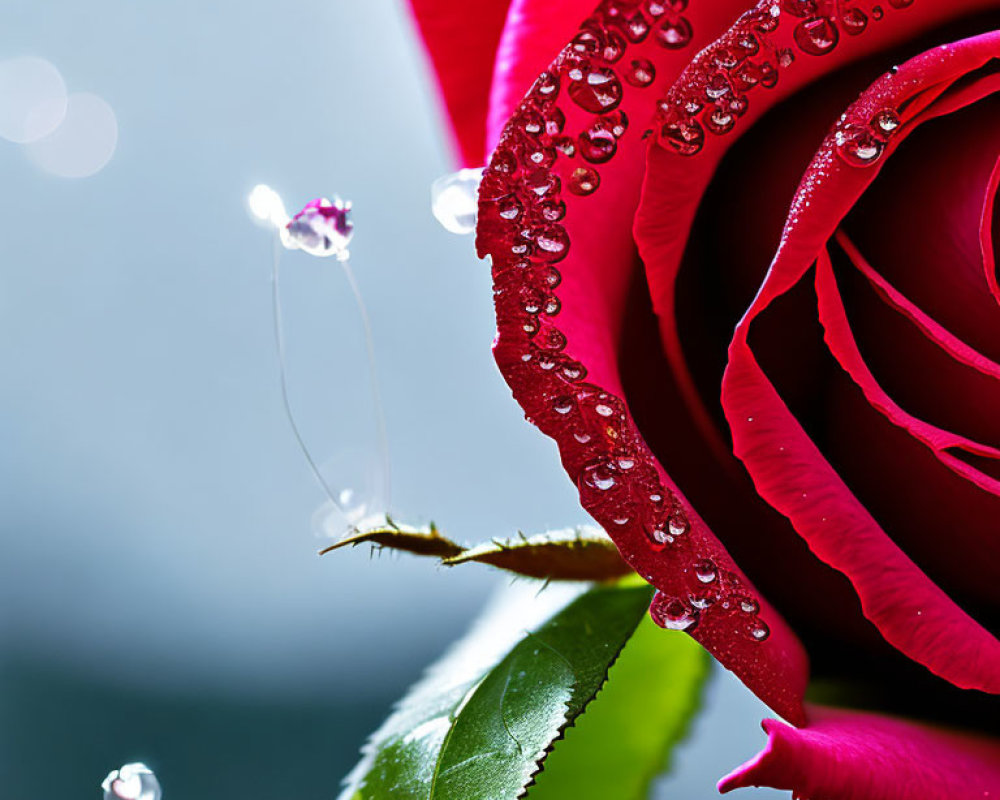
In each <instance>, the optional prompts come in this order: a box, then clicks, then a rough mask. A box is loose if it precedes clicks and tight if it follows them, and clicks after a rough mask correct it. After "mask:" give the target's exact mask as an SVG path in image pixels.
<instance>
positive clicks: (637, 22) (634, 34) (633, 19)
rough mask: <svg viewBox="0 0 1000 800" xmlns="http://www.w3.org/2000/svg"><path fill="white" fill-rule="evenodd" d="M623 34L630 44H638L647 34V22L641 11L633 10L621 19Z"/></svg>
mask: <svg viewBox="0 0 1000 800" xmlns="http://www.w3.org/2000/svg"><path fill="white" fill-rule="evenodd" d="M622 28H623V29H624V30H625V36H626V38H628V40H629V41H630V42H632V44H638V43H639V42H641V41H642V40H643V39H645V38H646V37H647V36H648V35H649V23H648V22H646V18H645V17H644V16H643V15H642V12H641V11H638V10H636V11H634V12H633V13H632V14H630V15H629V16H627V17H626V18H625V19H624V20H622Z"/></svg>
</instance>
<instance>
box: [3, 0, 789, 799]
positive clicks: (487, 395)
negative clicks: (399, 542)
mask: <svg viewBox="0 0 1000 800" xmlns="http://www.w3.org/2000/svg"><path fill="white" fill-rule="evenodd" d="M0 10H2V13H0V22H2V25H0V60H3V59H10V58H13V57H18V56H38V57H41V58H45V59H48V60H49V61H51V62H52V64H54V65H55V66H56V67H57V68H58V70H59V71H60V72H61V74H62V76H63V78H64V79H65V82H66V84H67V87H68V89H69V91H70V92H89V93H93V94H96V95H98V96H100V97H101V98H103V100H104V101H106V103H107V105H108V106H109V107H110V108H111V109H112V110H113V112H114V115H115V117H116V118H117V126H118V139H117V147H116V149H115V151H114V154H113V157H112V158H111V159H110V161H109V162H108V163H107V165H106V166H105V167H104V168H103V169H102V170H100V171H99V172H97V173H96V174H94V175H91V176H90V177H84V178H78V179H67V178H63V177H58V176H56V175H53V174H52V173H51V172H50V171H46V168H45V164H46V163H47V162H46V160H45V153H44V152H43V151H40V150H39V149H38V147H39V146H34V145H29V146H27V147H24V146H21V145H18V144H14V143H10V142H6V141H2V140H0V173H2V175H3V185H4V191H3V192H2V194H0V230H2V244H0V252H2V262H0V360H2V362H0V363H2V365H3V376H4V381H3V392H2V393H0V786H2V787H3V789H2V792H0V793H2V795H3V797H5V798H11V800H20V799H21V798H24V799H25V800H27V799H28V798H36V797H39V796H44V797H46V798H47V799H48V800H61V799H62V798H66V800H69V798H87V797H94V798H96V797H99V789H98V783H99V781H100V780H101V778H102V777H103V776H104V774H105V773H106V772H107V771H108V770H109V769H111V768H112V767H116V766H118V765H119V764H121V763H122V762H125V761H129V760H137V759H142V760H145V761H146V762H147V763H149V764H150V765H151V766H153V767H154V769H156V770H157V772H158V774H159V776H160V779H161V782H162V783H163V785H164V788H165V792H166V794H165V797H166V800H202V799H203V798H204V799H205V800H207V799H208V798H213V800H217V799H218V798H241V800H258V799H259V800H265V799H273V800H277V798H288V797H295V798H306V799H307V800H308V799H310V798H330V797H334V796H335V795H336V790H337V784H338V783H339V780H340V778H341V777H342V776H343V775H344V774H345V773H346V771H347V770H348V769H349V768H350V766H351V765H352V764H353V762H354V760H355V756H356V752H357V748H358V746H359V745H360V744H361V742H362V741H363V739H364V737H365V735H366V734H367V733H368V732H370V731H371V730H372V729H373V728H374V727H375V725H376V724H377V723H378V722H379V721H380V719H381V717H382V716H383V715H384V713H385V712H386V711H387V709H388V707H389V705H390V703H391V702H392V701H393V700H394V699H395V698H397V697H398V696H399V695H400V694H401V693H402V692H403V691H404V690H405V687H406V686H407V685H408V684H409V683H410V682H411V681H413V680H414V679H415V678H416V677H417V676H418V675H419V673H420V671H421V669H422V668H423V667H424V666H425V665H426V664H427V663H429V662H430V661H431V660H432V659H433V658H434V657H435V656H436V655H437V654H439V653H440V652H441V651H442V650H443V648H444V647H445V646H446V645H447V643H448V642H449V641H451V640H452V639H453V638H455V637H456V636H458V635H459V634H460V632H461V631H462V630H463V628H464V627H465V626H466V625H467V624H468V622H469V621H470V620H471V618H472V617H473V616H474V614H475V613H476V611H477V609H478V608H479V607H480V606H481V605H482V603H483V602H484V600H485V598H486V596H487V594H488V593H489V592H490V591H491V589H492V588H493V587H495V586H496V585H498V582H499V581H501V580H503V578H501V577H500V576H498V575H497V574H495V573H492V572H489V571H487V570H485V569H480V568H476V567H470V568H468V569H456V570H452V571H446V570H441V569H436V568H435V567H434V566H433V565H432V564H431V563H427V562H421V561H418V560H416V559H407V558H394V557H387V556H383V557H381V558H380V559H376V560H370V559H369V554H368V551H367V549H358V550H355V551H352V552H339V553H337V554H335V555H329V556H325V557H323V558H319V557H317V555H316V552H317V550H318V549H319V547H320V546H321V545H322V542H321V541H320V540H319V539H317V538H316V537H315V536H314V534H313V533H311V531H310V517H311V515H312V514H313V512H314V511H315V510H316V508H317V507H318V506H319V505H320V503H321V502H322V500H323V495H322V494H321V492H320V490H319V489H318V488H317V486H316V485H315V483H314V481H313V480H312V478H311V476H310V473H309V471H308V468H307V466H306V464H305V463H304V461H303V459H302V457H301V455H300V454H299V452H298V451H297V449H296V446H295V444H294V440H293V438H292V435H291V432H290V430H289V428H288V425H287V422H286V420H285V419H284V417H283V413H282V409H281V403H280V394H279V385H278V380H277V370H276V362H275V353H274V345H273V341H272V334H271V310H270V275H269V270H270V247H271V238H270V236H269V234H268V233H267V232H265V231H263V230H261V229H259V228H257V227H255V226H254V225H253V224H252V223H251V221H250V219H249V217H248V215H247V209H246V205H245V198H246V195H247V193H248V192H249V190H250V189H251V187H252V186H253V185H254V184H256V183H258V182H264V183H268V184H270V185H272V186H273V187H275V189H277V190H278V191H279V192H280V193H281V194H282V195H283V197H284V198H285V200H286V203H287V204H288V205H289V210H290V211H294V210H295V209H297V208H298V207H300V206H301V205H302V204H303V203H305V202H306V201H307V200H309V199H311V198H312V197H314V196H316V195H320V194H333V193H335V192H336V193H339V194H341V195H342V196H344V197H347V198H350V199H351V200H352V201H353V202H354V208H355V222H356V226H357V233H356V237H355V240H354V243H353V246H352V263H353V265H354V268H355V270H356V272H357V275H358V281H359V283H360V285H361V288H362V291H363V292H364V294H365V297H366V299H367V302H368V305H369V308H370V311H371V316H372V320H373V323H374V327H375V340H376V342H375V343H376V347H377V350H378V356H379V375H380V379H381V382H382V387H383V392H384V395H385V400H386V417H387V423H388V430H389V437H390V441H391V447H392V455H393V469H394V475H393V484H394V493H393V503H392V507H393V510H394V511H395V512H396V514H397V516H398V517H399V518H401V519H404V520H407V521H426V520H429V519H433V520H435V521H436V522H437V523H438V524H439V525H440V526H441V527H442V529H443V530H444V531H445V532H446V533H448V534H450V535H452V536H453V537H455V538H458V539H461V540H469V541H475V540H480V539H483V538H487V537H490V536H496V535H509V534H511V533H513V532H514V531H516V530H518V529H521V530H524V531H528V532H532V531H537V530H541V529H544V528H545V527H548V526H560V527H562V526H566V525H570V524H576V523H580V522H585V521H586V518H585V515H584V513H583V512H582V510H581V509H580V508H579V506H578V504H577V501H576V497H575V492H574V490H573V487H572V486H571V484H570V482H569V481H568V480H567V479H566V477H565V475H564V474H563V472H562V470H561V468H560V466H559V463H558V460H557V457H556V452H555V450H554V447H553V446H552V445H551V443H550V442H549V441H548V440H547V439H546V438H545V437H543V436H542V435H541V434H538V433H537V432H536V431H534V430H533V429H532V428H530V427H529V426H528V425H527V424H526V423H525V422H524V420H523V418H522V416H521V413H520V411H519V409H518V408H517V406H516V405H515V404H514V402H513V401H512V400H511V398H510V395H509V392H508V390H507V388H506V386H505V385H504V383H503V381H502V380H501V378H500V376H499V375H498V373H497V371H496V369H495V367H494V364H493V361H492V359H491V357H490V353H489V346H490V341H491V338H492V334H493V314H492V304H491V296H490V280H489V275H488V270H487V268H486V266H485V265H484V264H482V263H479V262H478V261H477V260H476V258H475V256H474V253H473V242H472V239H471V237H457V236H453V235H451V234H448V233H446V232H445V231H444V230H443V229H442V228H441V227H440V226H439V225H438V224H437V222H436V221H435V220H434V218H433V216H432V215H431V213H430V204H429V186H430V184H431V182H432V181H433V180H434V179H435V178H436V177H438V176H440V175H441V174H443V173H446V172H448V171H449V170H450V169H451V166H450V159H449V155H448V153H447V152H446V136H445V132H444V128H443V125H442V118H441V116H440V114H439V112H438V109H437V105H436V100H435V96H434V94H433V91H432V89H431V84H430V82H429V76H428V70H427V68H426V65H425V63H424V60H423V57H422V53H421V51H420V49H419V47H418V44H417V41H416V39H415V36H414V34H413V30H412V29H411V25H410V21H409V18H408V16H407V15H406V14H405V13H404V9H403V6H402V3H401V2H399V0H368V2H365V3H353V2H346V0H303V2H298V3H294V4H292V3H283V2H275V0H271V1H270V2H262V1H261V0H245V1H244V2H240V3H236V2H220V3H214V4H206V3H204V2H193V0H174V1H173V2H170V3H159V4H153V3H146V2H141V3H137V2H126V0H118V1H117V2H116V1H115V0H90V2H87V3H80V2H77V0H72V1H70V0H66V1H65V2H56V1H55V0H32V2H27V0H0ZM0 104H2V99H0ZM57 133H58V131H57ZM53 135H55V134H53ZM42 147H43V150H44V143H43V145H42ZM283 270H284V272H283V282H284V286H285V295H286V296H285V314H286V319H287V328H288V333H287V335H288V348H289V370H290V377H289V380H290V388H291V392H292V400H293V403H294V404H295V406H296V408H297V409H298V412H299V415H300V417H301V422H302V426H303V429H304V432H305V433H306V435H307V437H308V438H309V439H310V442H311V443H312V444H313V445H314V449H315V450H316V452H317V455H318V456H319V457H320V458H322V459H327V458H331V457H332V458H333V459H334V461H335V463H334V470H335V471H337V470H342V471H343V472H344V473H345V474H347V475H349V476H350V475H351V471H350V470H349V469H345V468H344V465H345V464H348V465H349V464H350V463H352V462H351V461H350V460H348V457H347V456H345V455H344V454H345V453H347V454H348V455H349V456H350V458H357V457H359V456H358V454H360V459H361V461H362V462H363V461H364V460H365V459H366V458H368V457H370V455H371V454H372V450H373V444H372V437H371V436H370V435H369V430H370V428H371V417H370V413H371V412H370V407H369V401H368V393H367V372H366V369H367V367H366V364H365V360H364V357H363V347H362V342H361V338H360V326H359V322H358V316H357V312H356V310H355V308H354V305H353V301H352V299H351V297H350V294H349V291H348V287H347V285H346V283H345V281H344V279H343V276H342V275H341V274H340V272H339V270H338V269H337V267H336V265H335V264H334V263H332V261H319V260H315V259H309V258H308V257H306V256H303V255H301V254H291V255H289V256H287V257H286V258H285V260H284V262H283ZM350 454H353V455H350ZM338 459H340V466H338V465H337V463H338V462H337V460H338ZM362 484H363V481H362ZM358 488H359V489H360V490H361V491H363V490H364V488H365V487H364V486H363V485H361V486H359V487H358ZM708 706H709V710H708V712H707V713H706V714H705V715H704V716H703V717H702V718H701V719H700V720H699V721H698V723H697V724H696V726H695V729H694V733H693V736H692V738H691V739H690V740H689V741H688V742H687V743H686V744H685V745H684V747H683V749H682V752H681V754H680V755H679V757H678V763H679V768H678V770H677V772H675V774H674V775H673V776H671V777H670V778H668V779H665V780H664V781H663V783H662V784H661V786H660V792H659V793H660V796H662V797H664V798H666V797H677V798H684V799H685V800H695V799H697V798H702V797H712V796H715V790H714V782H715V780H716V779H717V778H718V777H720V776H721V774H723V772H725V771H726V770H728V769H729V768H731V767H733V766H735V765H736V764H738V763H739V762H740V761H741V760H742V759H744V758H746V757H748V756H750V755H751V754H752V753H753V752H754V750H755V748H756V747H758V746H759V745H760V744H761V743H762V741H763V736H762V734H761V733H760V730H759V728H758V722H759V720H760V718H761V717H762V716H763V715H764V714H765V713H766V712H765V710H764V709H762V707H761V706H760V704H759V703H757V702H756V701H755V700H754V699H753V698H752V697H750V696H749V695H748V694H747V693H746V692H745V691H744V690H743V689H742V687H740V686H739V685H738V684H736V683H735V682H733V681H732V680H731V679H730V678H728V676H723V675H722V674H721V671H720V672H718V673H717V674H716V677H715V679H714V680H713V683H712V684H711V686H710V688H709V692H708ZM748 794H749V793H748ZM759 796H761V797H767V796H774V797H779V796H783V795H780V794H779V793H769V792H760V793H759Z"/></svg>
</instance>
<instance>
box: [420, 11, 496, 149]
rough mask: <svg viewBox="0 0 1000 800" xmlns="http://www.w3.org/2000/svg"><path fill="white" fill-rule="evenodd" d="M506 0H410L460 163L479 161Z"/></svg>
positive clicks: (483, 145) (483, 147)
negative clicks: (445, 110) (435, 77)
mask: <svg viewBox="0 0 1000 800" xmlns="http://www.w3.org/2000/svg"><path fill="white" fill-rule="evenodd" d="M509 3H510V0H477V2H474V3H472V2H470V3H462V2H454V0H410V7H411V10H412V12H413V16H414V18H415V19H416V22H417V26H418V28H419V29H420V34H421V36H422V37H423V41H424V47H425V48H426V50H427V52H428V54H429V55H430V58H431V62H432V63H433V65H434V71H435V73H436V76H437V82H438V87H439V89H440V91H441V95H442V99H443V101H444V104H445V107H446V108H447V110H448V116H449V118H450V119H451V128H452V135H453V137H454V140H455V146H456V149H457V151H458V156H459V160H460V161H461V163H462V165H463V166H469V167H478V166H481V165H482V163H483V159H484V153H485V152H486V149H485V141H486V111H487V102H488V98H489V91H490V82H491V80H492V77H493V62H494V55H495V53H496V49H497V45H498V43H499V42H500V34H501V31H502V29H503V24H504V20H505V18H506V16H507V6H508V4H509Z"/></svg>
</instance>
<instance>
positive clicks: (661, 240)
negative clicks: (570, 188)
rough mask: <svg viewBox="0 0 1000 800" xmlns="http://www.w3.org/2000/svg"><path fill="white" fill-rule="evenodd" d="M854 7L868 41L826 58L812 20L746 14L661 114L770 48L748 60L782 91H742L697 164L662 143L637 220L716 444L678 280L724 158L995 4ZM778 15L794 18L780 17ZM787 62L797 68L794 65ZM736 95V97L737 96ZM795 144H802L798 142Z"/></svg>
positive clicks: (697, 405)
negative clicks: (686, 339)
mask: <svg viewBox="0 0 1000 800" xmlns="http://www.w3.org/2000/svg"><path fill="white" fill-rule="evenodd" d="M851 5H852V7H853V8H855V9H856V10H858V11H861V12H863V13H865V14H866V15H867V16H866V18H867V20H868V23H867V26H866V27H865V28H864V31H863V33H861V34H859V35H853V36H852V35H844V34H843V33H838V35H837V39H838V44H837V45H836V46H835V47H834V48H833V49H832V50H830V51H829V52H827V53H826V54H824V55H821V56H817V55H810V54H808V53H805V52H803V50H802V48H801V47H800V45H799V44H798V43H797V39H796V33H795V32H796V31H799V30H800V29H801V27H802V26H803V25H806V24H810V23H811V22H812V21H810V20H803V19H801V18H799V17H795V16H793V15H792V14H791V13H789V12H788V11H787V8H788V6H787V5H779V4H778V3H774V2H771V1H770V0H764V1H762V2H760V3H758V4H757V6H756V7H755V8H754V10H753V11H751V12H748V13H747V14H745V15H744V16H743V18H741V20H740V21H738V22H737V23H736V24H735V25H734V26H733V27H732V28H731V29H730V30H729V31H728V32H727V33H726V34H725V35H724V36H721V37H720V38H719V39H718V40H717V41H716V42H714V43H713V44H712V46H711V47H709V48H706V49H705V50H703V51H702V52H701V53H699V54H698V56H697V57H696V58H695V59H694V61H693V62H692V64H691V65H690V66H689V67H688V68H687V69H686V70H685V73H684V75H683V77H682V78H681V80H679V81H678V82H677V83H676V84H675V85H674V86H673V87H672V88H671V90H670V92H669V93H668V96H667V106H668V108H669V109H672V110H671V111H668V112H666V113H661V115H660V117H659V118H658V120H657V121H656V127H657V128H658V129H659V128H660V126H661V125H662V124H664V123H666V122H669V121H670V120H671V119H675V118H676V117H677V115H678V114H681V112H682V111H683V109H684V108H685V107H686V104H687V103H688V102H689V101H690V100H692V99H694V100H697V101H699V102H701V103H702V104H703V105H704V104H705V97H706V96H705V91H706V88H705V87H706V81H707V80H708V79H709V78H710V77H712V78H715V77H717V76H718V75H719V74H720V70H719V69H718V68H717V67H716V64H717V63H718V59H719V57H720V53H724V52H725V51H727V50H730V49H732V48H733V46H734V43H738V42H739V41H740V40H741V38H743V37H744V36H745V35H746V34H747V33H748V32H749V33H752V34H754V35H755V36H758V38H766V39H767V41H768V47H767V48H763V47H762V48H761V50H760V51H759V54H758V55H757V56H755V57H752V58H750V59H749V61H750V62H753V63H756V64H757V65H758V67H759V66H760V65H766V66H767V67H768V68H769V69H770V70H771V75H772V76H773V77H774V79H775V80H776V84H771V85H772V86H773V87H774V88H771V89H767V88H765V85H766V84H765V82H762V81H760V80H758V81H757V82H756V83H755V84H754V85H752V86H749V87H747V88H746V89H745V90H744V91H742V92H740V94H742V96H743V98H744V99H745V100H746V102H747V105H746V111H745V113H744V115H743V116H742V117H738V118H737V119H736V121H735V123H734V125H733V127H732V130H731V132H730V133H729V134H721V135H713V134H711V133H707V132H706V133H704V144H703V145H702V146H701V148H700V150H699V151H698V153H697V156H696V157H693V158H692V157H688V156H685V155H682V154H680V153H678V152H677V151H676V150H675V149H674V148H672V147H671V145H670V142H669V138H668V137H661V140H660V142H659V143H658V145H657V146H652V147H650V149H649V154H648V157H647V170H646V175H645V180H644V183H643V188H642V200H641V203H640V205H639V210H638V213H637V214H636V218H635V235H636V241H637V243H638V245H639V251H640V255H641V257H642V259H643V261H644V263H645V267H646V273H647V276H648V280H649V284H650V289H651V294H652V297H653V307H654V309H655V311H656V313H657V315H658V317H659V319H660V332H661V337H662V340H663V344H664V350H665V352H666V355H667V358H668V360H669V363H670V366H671V369H672V371H673V375H674V379H675V380H676V381H677V383H678V385H679V386H680V388H681V389H682V391H683V392H684V396H685V399H686V400H687V402H688V404H689V405H690V407H691V409H692V414H694V416H695V418H696V419H697V420H698V421H699V424H700V425H701V427H702V429H703V433H704V435H705V436H706V437H710V438H711V437H713V433H712V431H713V425H712V424H711V416H712V415H711V411H710V410H709V409H708V408H707V407H706V404H705V401H704V396H703V395H702V394H701V392H700V391H699V388H698V386H697V384H696V381H695V380H694V378H693V377H692V374H691V367H690V365H689V364H688V363H687V361H686V359H685V354H684V351H683V346H682V343H681V339H680V336H679V333H678V328H677V319H676V313H677V309H676V302H677V298H676V280H677V275H678V270H679V268H680V264H681V260H682V257H683V254H684V251H685V248H686V247H687V244H688V240H689V232H690V231H691V227H692V222H693V220H694V216H695V213H696V211H697V210H698V208H699V205H700V202H701V199H702V197H703V196H704V193H705V191H706V188H707V186H708V184H709V182H710V181H711V179H712V177H713V176H714V175H715V174H716V172H717V169H718V166H719V162H720V160H721V159H722V157H723V155H724V154H725V153H726V151H727V149H728V148H729V147H730V146H731V145H732V144H733V142H734V141H735V140H736V139H737V138H738V137H739V135H741V134H742V132H743V131H745V130H747V128H748V127H749V126H750V125H751V124H752V123H753V122H755V121H756V120H758V119H759V118H760V117H761V116H762V114H763V113H764V112H766V111H767V110H769V109H770V108H773V107H774V106H775V105H776V104H777V103H778V102H780V101H782V100H784V99H786V98H787V97H789V96H790V95H792V94H793V93H795V92H796V91H798V90H799V89H801V88H802V87H803V86H805V85H807V84H809V83H811V82H813V81H815V80H817V79H818V78H820V77H821V76H823V75H825V74H828V73H830V72H831V71H833V70H835V69H838V68H842V67H844V66H845V65H848V64H851V63H853V62H856V61H858V60H859V59H861V58H864V57H866V56H869V55H871V54H873V53H878V52H882V51H885V50H888V49H889V48H891V47H892V46H894V45H898V44H899V43H900V42H904V41H908V40H912V39H913V38H914V37H916V36H917V35H918V34H920V33H922V32H925V31H928V30H933V29H934V28H936V27H939V26H940V25H941V24H942V23H944V22H947V21H949V20H954V19H957V18H959V17H961V16H963V15H965V14H969V13H971V12H973V11H975V10H977V9H982V8H988V7H990V5H991V4H990V3H989V2H987V0H962V2H922V3H919V4H912V5H910V4H906V5H905V7H895V6H892V5H888V6H887V5H886V4H885V3H879V2H875V3H871V2H859V3H852V4H851ZM874 6H879V7H880V8H881V9H882V11H883V12H884V17H883V18H882V19H881V21H879V22H877V23H876V22H874V19H873V16H872V13H871V11H872V8H873V7H874ZM772 9H786V10H783V11H781V13H780V14H779V15H778V16H777V17H775V18H772V17H771V10H772ZM803 16H804V15H803ZM768 19H777V20H778V22H779V24H778V27H777V29H776V30H775V31H773V32H772V33H769V34H767V36H766V37H760V36H759V30H760V27H761V25H762V24H767V20H768ZM840 24H841V26H842V23H840ZM838 30H839V29H838ZM800 38H801V37H800ZM782 54H784V56H782ZM789 57H791V58H792V59H793V60H791V61H789V60H788V59H789ZM728 96H730V97H732V96H734V93H733V91H732V90H730V94H729V95H728ZM698 113H699V114H700V115H701V116H700V117H698V120H699V125H701V129H702V131H704V130H705V129H706V123H705V120H704V115H705V114H706V113H708V112H707V111H704V112H698ZM681 116H683V114H681ZM831 117H832V115H831ZM792 138H795V137H794V133H793V134H792ZM765 202H766V201H765Z"/></svg>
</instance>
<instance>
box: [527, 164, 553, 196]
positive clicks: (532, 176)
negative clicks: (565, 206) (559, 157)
mask: <svg viewBox="0 0 1000 800" xmlns="http://www.w3.org/2000/svg"><path fill="white" fill-rule="evenodd" d="M524 186H525V188H526V189H528V190H529V191H532V192H534V193H535V194H536V195H538V196H539V197H545V196H546V195H551V196H556V195H558V194H559V177H558V176H557V175H555V174H553V173H552V172H549V170H547V169H534V170H532V171H531V172H529V173H528V174H527V175H525V176H524Z"/></svg>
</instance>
